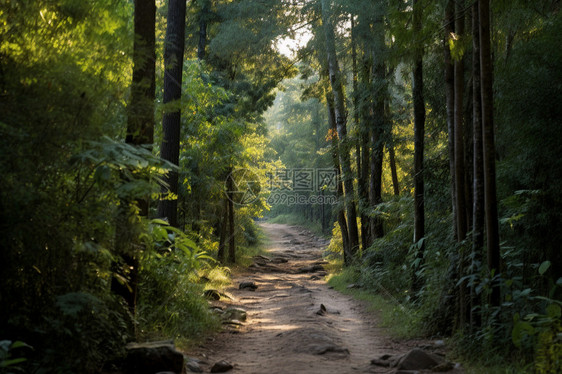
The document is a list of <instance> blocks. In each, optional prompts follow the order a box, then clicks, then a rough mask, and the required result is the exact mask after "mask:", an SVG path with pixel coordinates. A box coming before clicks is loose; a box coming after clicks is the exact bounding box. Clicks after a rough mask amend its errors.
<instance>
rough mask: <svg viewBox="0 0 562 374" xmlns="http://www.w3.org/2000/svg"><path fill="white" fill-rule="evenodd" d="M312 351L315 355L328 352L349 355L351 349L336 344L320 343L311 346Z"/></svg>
mask: <svg viewBox="0 0 562 374" xmlns="http://www.w3.org/2000/svg"><path fill="white" fill-rule="evenodd" d="M310 352H311V353H312V354H315V355H323V354H326V353H328V352H332V353H343V354H345V355H349V349H347V348H343V347H340V346H338V345H334V344H319V345H312V346H310Z"/></svg>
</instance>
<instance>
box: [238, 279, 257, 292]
mask: <svg viewBox="0 0 562 374" xmlns="http://www.w3.org/2000/svg"><path fill="white" fill-rule="evenodd" d="M257 288H258V286H257V285H256V284H255V283H254V282H249V281H247V282H241V283H240V285H239V286H238V289H240V290H247V291H255V290H256V289H257Z"/></svg>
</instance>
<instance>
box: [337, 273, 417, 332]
mask: <svg viewBox="0 0 562 374" xmlns="http://www.w3.org/2000/svg"><path fill="white" fill-rule="evenodd" d="M362 272H363V269H362V268H360V267H356V266H350V267H346V268H344V269H343V270H342V271H341V272H340V273H338V274H335V275H331V276H330V278H329V280H328V284H329V285H331V286H333V287H334V288H335V289H336V290H338V291H340V292H342V293H344V294H347V295H351V296H353V297H354V298H357V299H359V300H363V301H365V302H366V303H367V305H368V309H369V310H370V311H371V312H372V313H373V314H374V315H376V316H377V318H380V320H381V325H382V326H384V327H388V328H389V330H390V333H391V335H393V336H395V337H398V338H415V337H419V336H421V335H422V334H423V332H424V331H423V328H422V326H423V325H422V319H421V313H420V312H419V310H417V309H416V308H415V307H414V306H413V305H411V304H410V303H407V302H404V301H401V300H399V299H398V298H396V297H395V296H394V295H393V294H391V293H389V292H384V291H383V290H381V289H380V288H378V287H377V288H371V287H369V286H368V285H366V284H364V283H361V281H362V279H363V278H362V275H361V273H362ZM350 284H355V285H357V284H359V285H360V286H361V288H347V286H349V285H350Z"/></svg>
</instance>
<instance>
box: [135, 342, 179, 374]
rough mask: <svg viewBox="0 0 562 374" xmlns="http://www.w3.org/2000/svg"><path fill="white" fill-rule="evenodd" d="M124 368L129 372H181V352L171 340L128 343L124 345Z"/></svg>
mask: <svg viewBox="0 0 562 374" xmlns="http://www.w3.org/2000/svg"><path fill="white" fill-rule="evenodd" d="M125 348H126V350H127V355H126V357H125V362H124V369H125V372H126V373H130V374H154V373H158V372H174V373H181V372H182V370H183V354H181V353H180V352H178V351H177V350H176V348H175V346H174V343H173V342H172V341H164V342H151V343H129V344H127V346H126V347H125Z"/></svg>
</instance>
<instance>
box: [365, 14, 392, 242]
mask: <svg viewBox="0 0 562 374" xmlns="http://www.w3.org/2000/svg"><path fill="white" fill-rule="evenodd" d="M381 6H382V5H381ZM383 14H384V12H382V11H381V12H379V14H378V15H377V16H376V18H375V19H374V23H373V51H372V55H373V66H372V77H373V79H372V85H373V88H374V90H373V116H374V117H373V128H372V129H371V132H370V136H371V144H370V145H371V149H372V151H371V178H370V181H369V184H370V185H369V192H370V203H371V207H372V208H375V209H376V207H377V206H378V205H379V204H380V203H382V163H383V156H384V143H385V135H386V131H385V126H386V123H387V118H386V113H385V101H386V100H387V96H388V92H387V84H386V66H385V57H386V56H385V55H386V45H385V35H384V17H383ZM371 225H372V229H371V232H372V235H373V239H376V238H382V237H383V236H384V227H383V221H382V219H381V218H380V217H378V216H375V217H374V218H373V220H372V222H371Z"/></svg>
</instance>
